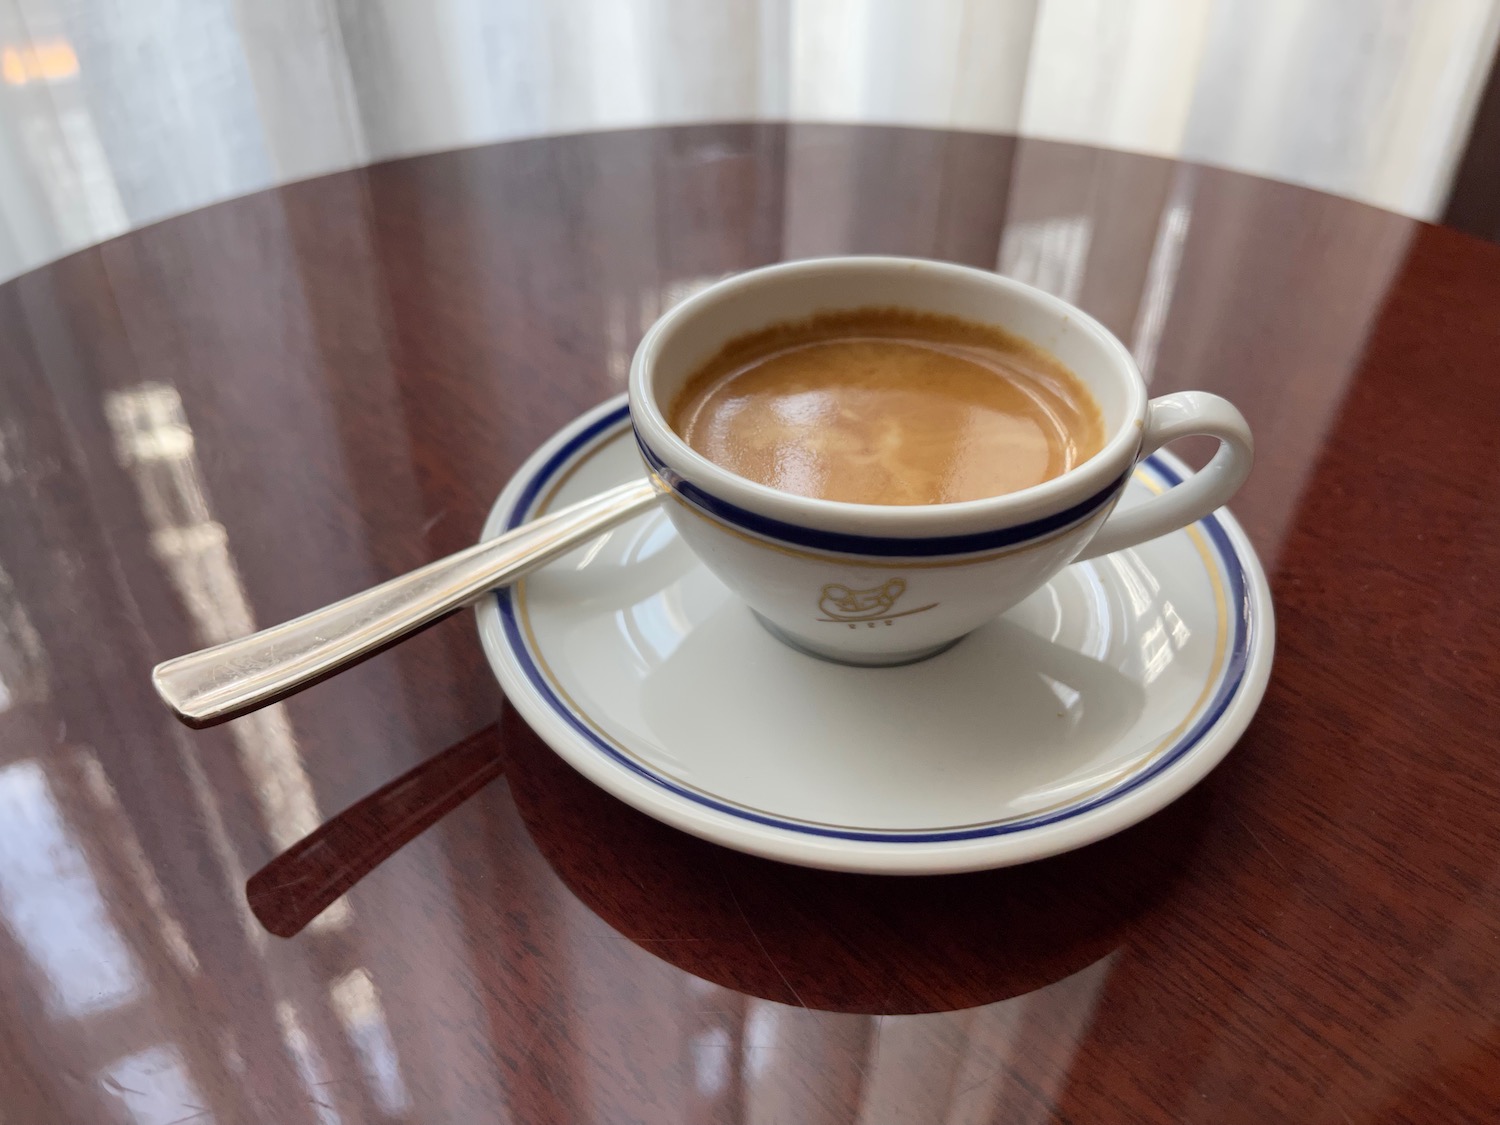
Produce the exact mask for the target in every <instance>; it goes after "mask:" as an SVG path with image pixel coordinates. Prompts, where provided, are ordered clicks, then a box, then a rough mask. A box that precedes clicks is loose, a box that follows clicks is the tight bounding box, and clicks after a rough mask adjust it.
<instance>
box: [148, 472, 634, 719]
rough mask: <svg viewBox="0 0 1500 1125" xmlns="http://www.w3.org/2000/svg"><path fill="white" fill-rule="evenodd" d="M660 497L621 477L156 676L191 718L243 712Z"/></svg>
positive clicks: (365, 653)
mask: <svg viewBox="0 0 1500 1125" xmlns="http://www.w3.org/2000/svg"><path fill="white" fill-rule="evenodd" d="M659 495H660V493H659V492H658V491H657V489H656V488H655V487H654V486H653V485H652V483H651V482H650V481H647V480H642V481H637V482H635V483H633V484H626V485H621V486H620V487H618V488H614V489H611V490H610V491H608V492H604V493H600V494H599V495H598V496H595V497H593V498H591V499H588V500H584V501H581V502H580V503H577V504H574V505H572V506H571V507H567V508H563V509H561V510H560V511H558V512H556V513H554V514H552V515H549V516H545V517H543V518H542V519H539V520H534V521H533V522H531V523H528V524H523V525H522V526H521V527H518V528H515V529H514V530H512V531H507V532H506V533H505V534H504V535H500V536H497V537H496V538H494V539H490V540H487V541H485V542H483V543H477V544H475V545H474V546H472V547H469V548H466V549H465V550H462V551H459V552H458V553H457V554H453V555H449V556H448V557H447V558H445V559H439V560H438V561H437V562H432V563H428V564H427V565H426V566H424V567H420V568H419V569H417V570H413V571H411V572H410V573H408V574H403V575H402V576H401V577H399V578H392V579H391V580H390V581H389V582H383V583H381V584H380V585H379V586H375V587H373V588H372V589H369V590H365V591H364V592H362V593H358V594H353V595H351V596H350V597H347V598H345V599H344V600H343V601H339V602H334V603H333V604H332V605H329V606H324V607H323V608H322V609H315V610H313V611H312V612H311V613H306V614H303V615H302V616H301V617H298V618H294V619H293V620H291V621H287V622H285V623H283V624H281V625H273V626H272V627H271V628H269V629H262V630H261V631H260V632H258V633H252V634H251V635H250V636H248V637H241V638H240V639H238V640H234V641H226V642H224V643H223V644H219V645H214V646H213V647H212V648H206V649H203V650H201V651H199V652H190V653H188V654H187V655H186V656H179V657H176V658H175V659H173V660H168V661H165V662H163V663H161V664H158V665H157V666H156V668H155V669H153V670H152V672H151V682H152V683H153V684H155V685H156V692H157V694H158V695H160V696H161V697H162V699H163V700H164V701H165V702H166V704H167V706H168V707H170V708H171V709H172V710H173V711H174V712H175V713H176V715H177V717H178V718H180V719H181V720H182V721H183V722H185V723H187V724H188V725H189V726H193V727H207V726H213V725H214V724H216V723H222V722H224V721H225V720H227V719H233V718H236V717H238V716H240V715H243V714H245V713H247V712H249V711H254V710H256V709H257V708H260V707H264V706H266V704H268V703H274V702H276V701H277V700H278V699H284V698H286V697H287V696H289V695H293V694H295V693H296V692H299V691H301V690H302V689H303V688H305V687H310V686H311V685H312V684H315V683H317V682H318V681H319V680H323V679H326V678H327V677H329V676H332V675H334V674H335V673H337V672H341V671H343V670H344V669H345V668H347V667H349V666H350V665H351V664H358V663H359V662H360V661H361V660H364V659H366V658H367V657H370V656H374V655H375V654H376V653H377V652H380V651H381V650H382V649H384V648H387V647H389V646H390V645H393V644H395V643H396V642H397V641H399V640H401V639H402V638H404V637H406V636H408V635H410V634H412V633H415V632H417V631H418V630H419V629H423V628H425V627H426V626H428V625H431V624H432V623H433V622H434V621H437V620H439V619H440V618H443V617H446V616H447V615H448V614H450V613H453V612H454V611H455V610H458V609H461V608H462V607H463V606H465V605H467V604H469V603H470V602H473V601H477V600H478V599H479V598H480V597H481V596H482V595H483V594H484V593H485V592H486V591H488V590H493V589H494V588H496V587H497V586H504V585H508V584H509V583H511V582H514V581H516V580H517V579H519V578H521V577H523V576H525V575H526V574H528V573H530V572H531V571H533V570H535V569H536V568H537V567H539V566H541V565H543V564H544V563H547V562H550V561H551V560H553V559H555V558H557V557H558V556H559V555H562V554H566V553H567V552H568V551H570V550H572V549H573V548H574V547H576V546H578V545H579V544H580V543H583V542H586V541H587V540H589V539H592V538H593V537H595V536H596V535H599V534H601V533H603V532H605V531H608V530H609V529H610V528H612V527H615V526H616V525H617V524H621V523H624V522H625V521H626V520H628V519H629V518H631V517H632V516H635V515H638V514H639V513H641V512H644V511H646V510H647V509H648V508H650V507H652V506H653V505H654V504H655V503H656V500H657V498H658V496H659Z"/></svg>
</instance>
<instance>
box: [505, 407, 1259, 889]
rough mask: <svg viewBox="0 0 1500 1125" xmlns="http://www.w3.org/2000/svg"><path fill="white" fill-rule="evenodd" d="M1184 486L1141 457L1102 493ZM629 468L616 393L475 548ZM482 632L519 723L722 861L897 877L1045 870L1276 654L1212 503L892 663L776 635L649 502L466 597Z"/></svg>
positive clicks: (1138, 809) (1199, 770) (1242, 714)
mask: <svg viewBox="0 0 1500 1125" xmlns="http://www.w3.org/2000/svg"><path fill="white" fill-rule="evenodd" d="M1186 471H1187V470H1186V469H1184V467H1183V466H1182V464H1181V462H1179V461H1177V460H1176V459H1174V458H1172V457H1170V456H1167V455H1163V454H1157V455H1155V456H1153V457H1151V458H1150V460H1149V461H1148V462H1146V463H1145V464H1144V465H1143V466H1142V467H1141V468H1140V469H1139V470H1137V473H1136V478H1135V480H1133V481H1132V482H1131V484H1130V486H1129V489H1128V490H1127V493H1126V497H1125V499H1124V500H1123V501H1122V503H1124V504H1126V505H1129V504H1130V503H1132V502H1138V501H1139V500H1140V499H1141V498H1142V497H1144V496H1147V495H1149V494H1150V492H1151V491H1153V490H1159V489H1160V488H1162V487H1168V486H1170V485H1171V484H1173V483H1175V482H1176V481H1177V480H1178V479H1180V477H1181V476H1182V475H1183V474H1184V473H1185V472H1186ZM642 473H643V469H642V465H641V461H640V456H639V454H638V453H637V452H636V448H635V443H634V442H633V441H632V440H631V437H630V425H629V420H628V417H627V413H626V408H625V402H624V398H623V396H622V397H620V398H618V399H614V400H612V401H610V402H607V403H605V404H603V405H602V406H600V407H598V408H596V409H594V410H591V411H590V412H589V413H587V414H585V415H584V416H583V417H581V418H579V419H577V420H576V421H575V422H573V423H571V424H570V425H568V426H567V427H566V428H564V429H563V430H562V431H561V432H560V433H559V434H557V436H556V437H554V438H553V439H552V440H551V441H549V442H547V444H546V445H545V446H543V447H542V448H541V449H540V450H538V451H537V452H536V454H535V455H533V456H532V457H531V459H530V460H528V461H527V462H526V464H524V465H523V466H522V467H521V469H520V471H519V472H518V473H517V474H516V476H515V477H514V478H513V479H512V480H511V482H510V483H509V485H507V486H506V488H505V491H504V492H502V493H501V495H500V499H499V500H498V501H497V502H496V504H495V507H494V510H493V511H491V513H490V517H489V520H488V521H487V522H486V524H485V528H484V534H485V536H486V537H489V536H493V535H497V534H499V533H500V532H501V531H503V530H504V529H506V528H508V527H513V526H515V525H516V524H519V523H522V522H525V521H526V520H528V519H532V518H535V517H536V516H538V515H540V514H542V513H544V512H546V511H549V510H552V509H553V508H556V507H559V506H562V505H565V504H569V503H572V502H573V501H575V500H580V499H583V498H585V497H587V496H589V495H591V494H593V493H596V492H600V491H602V490H604V489H606V488H609V487H610V486H612V485H615V484H620V483H623V482H625V481H627V480H630V479H633V478H635V477H639V476H641V475H642ZM479 632H480V636H481V638H482V640H483V642H484V648H485V652H486V653H487V654H488V656H489V660H490V664H491V665H492V666H493V667H494V669H495V674H496V675H497V676H498V677H499V679H500V683H501V684H502V686H503V687H504V688H505V692H506V694H507V696H509V698H510V700H511V702H512V703H513V704H514V705H515V707H516V708H517V710H519V711H520V713H521V714H522V715H523V716H524V717H525V719H526V720H527V722H529V723H530V724H531V726H532V727H533V728H534V729H535V730H536V731H537V733H538V734H540V735H541V736H542V738H543V739H545V740H546V741H547V743H548V744H549V745H551V747H552V748H553V749H554V750H556V751H557V753H559V754H560V755H562V757H563V758H564V759H565V760H566V761H568V762H569V763H570V764H571V765H572V766H573V767H574V768H575V769H577V770H578V771H579V772H581V773H582V774H583V775H584V776H586V777H588V778H589V779H591V780H592V781H594V782H595V783H596V784H598V785H600V786H602V787H603V788H604V789H606V790H608V791H609V792H610V793H613V794H614V795H615V796H617V797H619V798H620V799H621V800H623V801H626V802H627V803H629V804H631V805H634V806H635V807H636V808H638V809H640V810H642V811H643V812H645V813H648V814H649V815H651V816H654V817H656V818H657V819H659V820H662V821H665V822H666V823H668V824H671V825H675V826H676V827H678V828H681V829H683V830H684V831H687V832H691V833H693V834H694V835H697V836H701V837H703V838H705V839H708V840H713V841H715V842H717V843H720V844H723V845H726V846H727V847H731V848H737V849H739V850H741V851H746V852H753V853H755V854H757V855H763V856H769V857H771V858H773V859H779V860H785V861H787V862H790V863H800V864H805V865H808V866H812V867H826V868H832V869H835V870H843V871H867V872H891V873H906V874H932V873H937V872H951V871H972V870H977V869H982V868H989V867H1002V866H1005V865H1007V864H1013V863H1023V862H1026V861H1028V860H1033V859H1039V858H1041V857H1043V856H1048V855H1053V854H1056V853H1058V852H1063V851H1067V850H1069V849H1071V848H1076V847H1080V846H1081V845H1083V844H1087V843H1090V842H1092V841H1094V840H1098V839H1100V838H1102V837H1104V836H1108V835H1110V834H1111V833H1114V832H1118V831H1120V830H1121V829H1122V828H1125V827H1128V826H1129V825H1131V824H1134V823H1136V822H1137V821H1139V820H1142V819H1144V818H1145V817H1147V816H1149V815H1150V814H1151V813H1153V812H1155V811H1156V810H1158V809H1160V808H1162V807H1163V806H1164V805H1166V804H1167V803H1168V802H1170V801H1172V800H1174V799H1175V798H1177V797H1179V796H1181V795H1182V794H1183V793H1184V792H1186V791H1187V790H1188V789H1189V788H1191V787H1192V786H1193V785H1194V784H1196V783H1197V782H1198V781H1199V780H1201V779H1202V778H1203V777H1204V775H1205V774H1207V773H1208V771H1209V770H1210V769H1212V768H1213V767H1214V766H1215V765H1216V764H1217V763H1218V762H1219V761H1220V759H1222V758H1223V757H1224V755H1225V754H1226V753H1228V752H1229V748H1230V747H1231V746H1233V745H1234V742H1235V740H1236V739H1237V738H1238V737H1239V736H1240V734H1241V732H1242V731H1244V729H1245V727H1246V725H1247V724H1248V723H1249V721H1250V717H1251V716H1252V715H1253V714H1254V712H1255V709H1256V707H1257V706H1258V705H1259V703H1260V700H1261V696H1262V695H1263V694H1264V693H1265V688H1266V680H1267V678H1268V677H1269V675H1270V671H1271V653H1272V649H1273V647H1274V644H1275V641H1274V633H1275V629H1274V622H1273V619H1272V612H1271V597H1270V591H1269V590H1268V588H1267V586H1266V579H1265V574H1264V573H1263V572H1262V570H1261V566H1260V562H1259V560H1257V559H1256V557H1255V552H1254V550H1253V549H1252V548H1251V546H1250V543H1249V541H1248V540H1247V539H1246V538H1245V534H1244V532H1243V531H1241V530H1240V527H1239V525H1238V524H1237V523H1235V521H1234V519H1233V518H1232V517H1230V516H1229V515H1228V514H1227V513H1226V512H1220V513H1219V514H1218V515H1216V516H1214V517H1213V518H1211V519H1208V520H1205V521H1203V522H1202V523H1200V524H1197V525H1195V526H1194V527H1193V528H1191V529H1188V530H1186V531H1180V532H1176V533H1174V534H1172V535H1168V536H1164V537H1163V538H1161V539H1157V540H1154V541H1153V542H1150V543H1147V544H1145V545H1144V546H1142V547H1138V548H1136V549H1134V550H1130V551H1123V552H1120V553H1118V554H1114V555H1108V556H1105V557H1104V558H1102V559H1098V560H1095V561H1093V562H1088V563H1080V564H1077V565H1075V566H1072V567H1069V568H1068V569H1066V570H1064V571H1063V572H1062V573H1061V574H1060V575H1059V576H1058V577H1057V578H1055V579H1054V580H1053V581H1052V582H1051V583H1050V584H1049V585H1048V586H1046V587H1045V588H1043V589H1042V590H1041V591H1039V592H1038V593H1036V594H1035V595H1033V596H1032V597H1031V598H1029V599H1028V600H1027V601H1025V602H1023V603H1022V604H1021V605H1019V606H1017V607H1016V608H1015V609H1013V610H1011V611H1010V612H1009V613H1007V614H1006V615H1005V616H1004V617H1002V618H1000V619H997V620H996V621H993V622H991V623H990V624H988V625H985V626H983V627H982V628H980V629H979V630H977V631H976V632H974V633H972V634H970V635H969V636H968V637H966V638H965V639H964V640H963V641H961V642H960V643H959V644H958V645H956V646H955V647H954V648H952V649H950V650H949V651H947V652H945V653H943V654H942V655H940V656H936V657H934V658H932V659H931V660H927V661H924V662H922V663H919V664H912V665H908V666H906V667H902V668H849V667H844V666H842V665H837V664H830V663H827V662H825V661H822V660H818V659H815V658H813V657H810V656H805V655H803V654H802V653H799V652H794V651H793V650H791V649H789V648H787V647H786V646H785V645H783V644H781V643H780V642H778V641H776V640H774V639H773V638H772V637H771V636H770V635H769V634H767V633H766V631H765V630H764V629H762V628H761V626H760V625H759V624H758V623H757V622H756V621H755V619H754V618H753V617H752V616H751V613H750V611H749V610H748V609H747V608H745V606H744V605H743V604H742V603H740V602H739V601H737V600H736V599H735V598H733V597H732V596H731V595H730V594H729V592H728V591H727V590H726V589H725V588H724V586H723V585H721V584H720V582H719V581H718V579H716V578H715V577H714V576H713V575H712V574H710V573H709V572H708V571H707V570H706V569H704V568H703V566H701V565H700V564H699V563H698V561H697V559H696V558H695V557H694V556H693V555H692V554H691V553H690V552H689V551H688V549H687V548H686V547H685V546H684V545H683V544H682V542H681V541H680V540H679V539H678V538H677V536H676V534H675V533H674V532H673V530H672V526H671V524H670V523H669V522H668V521H667V519H666V517H665V515H664V514H663V513H661V512H659V511H656V512H651V513H648V514H646V515H644V516H641V517H638V518H637V519H635V520H634V521H632V522H630V523H628V524H625V525H623V526H622V527H620V528H618V529H616V530H615V531H613V532H611V533H610V534H608V535H606V536H603V537H601V538H600V539H597V540H595V541H594V542H593V543H591V544H589V545H588V546H587V547H585V548H582V549H580V550H578V551H576V552H574V553H573V554H570V555H567V556H565V557H564V558H562V559H559V560H558V561H557V562H554V563H552V564H551V565H550V566H548V567H546V568H545V569H544V570H542V571H540V572H538V573H537V574H535V575H533V576H532V577H530V578H529V579H527V580H526V581H525V582H524V583H522V584H520V585H518V586H517V587H515V588H514V589H511V590H505V591H501V592H499V593H498V594H497V595H496V596H495V597H492V598H487V599H485V601H484V602H483V603H481V605H480V607H479Z"/></svg>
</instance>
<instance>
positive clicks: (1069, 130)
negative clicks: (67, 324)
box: [0, 0, 1500, 277]
mask: <svg viewBox="0 0 1500 1125" xmlns="http://www.w3.org/2000/svg"><path fill="white" fill-rule="evenodd" d="M1497 31H1500V0H719V2H715V3H703V2H700V0H552V2H545V0H442V2H432V0H133V2H132V3H129V4H121V3H119V2H118V0H0V277H4V276H10V275H13V274H15V273H18V272H21V271H23V270H25V269H28V268H31V267H32V266H35V265H37V264H39V263H41V262H44V261H47V260H49V259H52V258H55V257H57V256H59V255H61V254H64V253H67V252H69V251H71V250H74V249H77V248H79V247H81V246H85V245H88V244H89V243H92V242H95V241H98V240H100V239H103V238H108V237H110V236H112V235H115V234H118V233H121V232H122V231H125V230H128V229H130V228H132V227H136V226H140V225H143V224H145V223H149V222H153V221H155V220H157V219H160V218H163V217H165V216H167V215H171V214H175V213H177V212H180V211H184V210H188V209H191V208H194V207H199V206H202V205H204V204H207V203H211V202H214V201H216V200H219V199H224V198H227V197H230V196H233V195H237V194H241V193H244V192H248V191H254V190H256V189H259V188H263V187H267V186H270V185H272V184H276V183H281V182H285V181H287V180H292V179H298V178H302V177H306V176H313V175H318V174H320V173H323V172H328V171H332V170H335V169H339V168H346V167H350V166H353V165H357V164H361V163H366V162H369V161H374V160H381V159H385V158H388V157H392V156H400V155H406V154H410V153H415V152H422V151H431V150H436V149H443V148H450V147H454V146H460V145H471V144H480V143H484V142H489V141H495V140H503V139H508V138H513V137H523V136H535V135H545V134H551V133H561V132H571V131H576V130H585V129H600V128H615V127H621V126H633V125H647V124H656V123H662V122H682V121H705V120H724V119H745V118H762V119H783V118H786V119H795V120H824V121H828V120H835V121H862V122H884V123H903V124H912V125H929V126H940V127H953V128H963V129H979V130H994V131H1006V132H1012V131H1013V132H1020V133H1023V134H1025V135H1030V136H1043V137H1055V138H1061V139H1066V140H1076V141H1082V142H1085V143H1090V144H1103V145H1111V146H1116V147H1122V148H1129V149H1137V150H1141V151H1146V152H1154V153H1160V154H1163V155H1171V156H1185V157H1188V158H1190V159H1194V160H1202V161H1207V162H1210V163H1217V164H1224V165H1229V166H1231V167H1236V168H1242V169H1245V170H1248V171H1251V172H1256V173H1259V174H1262V175H1269V176H1274V177H1278V178H1281V179H1286V180H1291V181H1294V182H1298V183H1305V184H1308V185H1311V186H1314V187H1318V188H1322V189H1324V190H1328V191H1334V192H1338V193H1342V194H1345V195H1349V196H1352V197H1355V198H1359V199H1364V200H1367V201H1369V202H1372V203H1376V204H1378V205H1381V206H1384V207H1390V208H1394V209H1396V210H1400V211H1404V212H1406V213H1409V214H1413V215H1418V216H1422V217H1428V216H1431V215H1432V214H1434V213H1435V212H1436V211H1437V209H1438V208H1439V207H1440V206H1441V203H1442V200H1443V196H1444V193H1445V191H1446V187H1447V183H1448V179H1449V176H1450V174H1451V169H1452V166H1453V163H1454V160H1455V158H1456V154H1457V152H1458V150H1459V148H1460V147H1461V145H1462V142H1463V139H1464V136H1465V134H1466V131H1467V127H1468V122H1469V118H1470V116H1471V114H1472V111H1473V105H1474V102H1475V99H1476V98H1477V96H1478V91H1479V89H1480V87H1481V85H1482V82H1483V79H1484V76H1485V74H1486V72H1487V69H1488V66H1489V63H1490V59H1491V57H1492V56H1493V53H1494V49H1495V40H1496V35H1497Z"/></svg>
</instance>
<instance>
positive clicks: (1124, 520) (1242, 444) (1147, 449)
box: [1075, 391, 1255, 562]
mask: <svg viewBox="0 0 1500 1125" xmlns="http://www.w3.org/2000/svg"><path fill="white" fill-rule="evenodd" d="M1191 434H1206V435H1208V436H1209V437H1216V438H1218V439H1219V451H1218V452H1217V453H1215V454H1214V458H1213V460H1212V461H1210V462H1209V463H1208V464H1207V465H1205V466H1204V468H1203V471H1202V472H1200V473H1197V474H1196V475H1194V476H1191V477H1189V478H1188V479H1187V480H1185V481H1183V482H1182V483H1181V484H1179V485H1176V486H1174V487H1172V488H1169V489H1167V490H1166V491H1165V492H1163V493H1162V494H1161V495H1160V496H1156V497H1154V498H1152V499H1150V500H1147V501H1146V502H1145V503H1143V504H1136V505H1134V506H1133V507H1131V508H1128V509H1126V510H1124V511H1120V510H1119V509H1116V510H1115V511H1114V512H1112V513H1110V516H1109V518H1108V519H1106V520H1105V521H1104V523H1103V525H1102V526H1100V528H1099V531H1098V532H1097V533H1096V534H1095V535H1094V538H1093V539H1092V540H1090V542H1089V545H1088V546H1087V547H1085V548H1084V549H1083V554H1081V555H1079V556H1078V558H1077V559H1076V560H1075V561H1078V562H1082V561H1083V560H1084V559H1093V558H1098V557H1099V556H1100V555H1107V554H1109V553H1110V552H1111V551H1122V550H1124V549H1125V548H1126V547H1134V546H1135V545H1136V544H1137V543H1144V542H1145V541H1146V540H1148V539H1155V538H1156V537H1157V536H1158V535H1165V534H1167V532H1169V531H1176V530H1177V529H1178V528H1179V527H1186V526H1187V525H1188V524H1190V523H1196V522H1197V521H1198V520H1201V519H1202V518H1203V517H1204V516H1206V515H1208V514H1209V513H1211V512H1213V511H1214V510H1215V509H1217V508H1219V507H1221V506H1222V505H1224V504H1225V503H1227V502H1228V501H1229V498H1230V497H1231V496H1233V495H1234V494H1235V493H1236V492H1237V491H1238V490H1239V487H1240V485H1242V484H1244V483H1245V478H1246V477H1247V476H1249V475H1250V463H1251V461H1252V460H1253V459H1254V456H1255V443H1254V441H1253V440H1252V439H1251V437H1250V427H1249V425H1247V424H1246V422H1245V418H1244V415H1242V414H1241V413H1240V412H1239V411H1238V410H1236V409H1235V407H1234V405H1233V404H1232V403H1230V402H1228V401H1227V400H1225V399H1222V398H1220V397H1219V396H1218V395H1211V394H1207V393H1205V392H1204V391H1179V392H1178V393H1177V394H1172V395H1163V396H1162V397H1161V398H1154V399H1152V400H1151V401H1150V402H1149V403H1148V404H1147V405H1146V424H1145V430H1144V433H1143V434H1142V435H1141V449H1140V452H1139V453H1138V454H1137V455H1136V461H1137V462H1140V461H1143V460H1145V459H1146V458H1147V457H1149V456H1150V455H1151V454H1153V453H1155V452H1156V451H1157V450H1158V449H1160V448H1161V447H1162V446H1164V445H1166V444H1167V443H1168V442H1170V441H1176V440H1177V439H1178V438H1181V437H1188V436H1189V435H1191Z"/></svg>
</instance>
